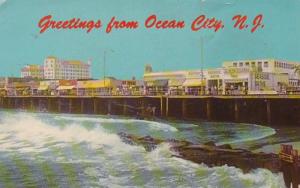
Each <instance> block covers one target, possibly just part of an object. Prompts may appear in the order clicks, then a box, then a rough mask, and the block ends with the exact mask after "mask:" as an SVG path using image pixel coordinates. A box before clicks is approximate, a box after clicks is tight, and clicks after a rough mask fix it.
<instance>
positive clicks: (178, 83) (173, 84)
mask: <svg viewBox="0 0 300 188" xmlns="http://www.w3.org/2000/svg"><path fill="white" fill-rule="evenodd" d="M184 81H185V80H184V79H181V80H176V79H172V80H169V81H168V85H169V87H178V86H182V84H183V83H184Z"/></svg>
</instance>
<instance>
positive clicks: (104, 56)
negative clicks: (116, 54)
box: [103, 50, 106, 87]
mask: <svg viewBox="0 0 300 188" xmlns="http://www.w3.org/2000/svg"><path fill="white" fill-rule="evenodd" d="M105 69H106V50H104V52H103V80H104V87H105V77H106V75H105V74H106V72H105Z"/></svg>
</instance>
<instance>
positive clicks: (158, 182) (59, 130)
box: [0, 112, 284, 188]
mask: <svg viewBox="0 0 300 188" xmlns="http://www.w3.org/2000/svg"><path fill="white" fill-rule="evenodd" d="M0 117H1V122H0V154H1V155H0V156H1V157H0V161H1V163H2V164H4V166H5V168H3V165H2V166H1V165H0V168H1V172H0V179H1V177H3V173H4V174H6V175H9V174H10V173H8V172H13V173H11V176H12V177H11V178H7V179H8V180H7V181H9V180H10V179H11V181H12V180H13V181H12V182H10V183H13V184H16V185H17V186H19V187H24V186H26V185H36V186H43V185H48V186H49V187H51V186H52V184H55V185H57V186H58V187H68V186H71V187H76V186H79V187H99V186H101V187H141V186H142V187H203V188H204V187H205V188H206V187H228V188H231V187H261V188H264V187H273V188H277V187H278V188H279V187H284V184H283V178H282V175H281V174H272V173H271V172H270V171H268V170H265V169H257V170H254V171H252V172H250V173H247V174H244V173H243V172H242V171H241V170H240V169H238V168H235V167H229V166H226V165H225V166H221V167H213V168H209V167H207V166H206V165H199V164H195V163H193V162H190V161H186V160H183V159H179V158H175V157H172V152H171V151H170V150H169V145H168V144H161V145H159V146H158V147H157V148H156V149H155V150H154V151H152V152H146V151H145V149H144V148H143V147H141V146H133V145H128V144H125V143H123V142H122V141H121V139H120V138H119V137H118V136H117V134H116V133H113V132H110V131H108V129H106V128H105V126H109V125H110V123H112V122H116V121H117V122H118V123H120V124H122V125H123V126H129V125H128V122H130V123H129V124H132V123H133V122H135V121H136V120H126V119H124V120H123V119H118V120H114V119H104V120H103V119H95V118H83V117H82V118H81V117H57V115H51V114H48V115H42V114H26V113H4V112H0ZM66 121H67V122H66ZM86 121H94V123H99V124H97V126H95V125H94V126H87V125H85V123H86ZM95 121H97V122H95ZM139 123H142V124H145V125H146V127H147V128H149V129H152V128H153V123H152V122H148V121H139ZM151 123H152V124H151ZM107 124H108V125H107ZM160 125H161V124H160V123H157V124H156V125H155V126H160ZM163 125H167V124H163ZM169 126H170V127H171V125H168V126H166V127H164V128H162V129H159V130H160V131H161V130H164V129H167V130H169V131H170V130H171V129H170V127H169ZM171 132H172V131H171ZM176 133H177V131H176ZM5 170H6V171H7V172H5ZM51 178H52V180H51ZM8 185H9V184H8ZM0 186H1V184H0ZM4 187H5V186H4Z"/></svg>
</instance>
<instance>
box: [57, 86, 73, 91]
mask: <svg viewBox="0 0 300 188" xmlns="http://www.w3.org/2000/svg"><path fill="white" fill-rule="evenodd" d="M74 88H75V86H58V88H57V90H70V89H74Z"/></svg>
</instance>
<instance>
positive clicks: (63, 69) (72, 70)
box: [44, 56, 91, 80]
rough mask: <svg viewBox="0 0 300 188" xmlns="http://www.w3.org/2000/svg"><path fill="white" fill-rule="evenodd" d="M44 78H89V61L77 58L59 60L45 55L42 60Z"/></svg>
mask: <svg viewBox="0 0 300 188" xmlns="http://www.w3.org/2000/svg"><path fill="white" fill-rule="evenodd" d="M44 78H45V79H52V80H53V79H60V80H77V79H90V78H91V74H90V62H88V63H84V62H82V61H78V60H60V59H58V58H57V57H52V56H51V57H47V58H46V59H45V61H44Z"/></svg>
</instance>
